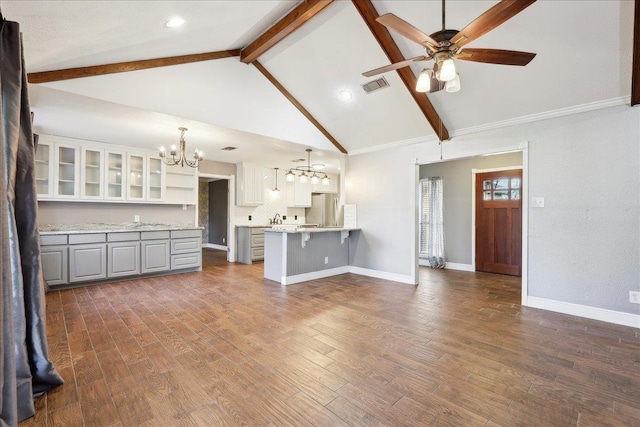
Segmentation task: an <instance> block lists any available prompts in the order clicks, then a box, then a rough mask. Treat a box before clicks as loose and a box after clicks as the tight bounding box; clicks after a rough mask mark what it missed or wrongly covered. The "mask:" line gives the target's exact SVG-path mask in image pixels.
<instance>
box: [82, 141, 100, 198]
mask: <svg viewBox="0 0 640 427" xmlns="http://www.w3.org/2000/svg"><path fill="white" fill-rule="evenodd" d="M80 181H81V185H80V197H81V198H82V199H97V200H100V199H102V198H104V150H102V149H99V148H98V149H92V148H82V171H81V173H80Z"/></svg>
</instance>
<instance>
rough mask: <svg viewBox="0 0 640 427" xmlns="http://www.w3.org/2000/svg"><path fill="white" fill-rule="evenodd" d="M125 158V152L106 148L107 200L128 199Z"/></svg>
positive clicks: (105, 196)
mask: <svg viewBox="0 0 640 427" xmlns="http://www.w3.org/2000/svg"><path fill="white" fill-rule="evenodd" d="M125 159H126V156H125V154H124V152H118V151H109V150H105V160H106V167H105V182H106V186H107V187H106V193H105V195H104V198H105V199H106V200H125V199H126V196H127V194H126V178H127V171H126V167H125V163H126V161H125Z"/></svg>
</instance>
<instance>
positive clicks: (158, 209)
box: [38, 201, 195, 224]
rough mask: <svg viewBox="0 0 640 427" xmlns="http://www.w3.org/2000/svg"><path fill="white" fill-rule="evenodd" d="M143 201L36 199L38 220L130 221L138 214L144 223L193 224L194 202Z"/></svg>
mask: <svg viewBox="0 0 640 427" xmlns="http://www.w3.org/2000/svg"><path fill="white" fill-rule="evenodd" d="M182 206H183V205H156V204H153V205H152V204H142V203H91V202H60V201H56V202H53V201H44V202H38V224H80V223H107V224H119V223H123V222H133V217H134V215H140V221H141V222H144V223H162V224H193V223H194V219H195V206H193V205H186V206H187V210H182Z"/></svg>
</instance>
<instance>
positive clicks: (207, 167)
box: [198, 160, 236, 176]
mask: <svg viewBox="0 0 640 427" xmlns="http://www.w3.org/2000/svg"><path fill="white" fill-rule="evenodd" d="M198 171H199V172H200V173H210V174H213V175H225V176H229V175H235V174H236V164H235V163H225V162H216V161H213V160H203V161H202V162H200V164H199V165H198Z"/></svg>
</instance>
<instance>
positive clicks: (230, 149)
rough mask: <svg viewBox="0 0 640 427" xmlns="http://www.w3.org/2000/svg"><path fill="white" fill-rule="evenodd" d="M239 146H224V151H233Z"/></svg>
mask: <svg viewBox="0 0 640 427" xmlns="http://www.w3.org/2000/svg"><path fill="white" fill-rule="evenodd" d="M237 148H238V147H224V148H222V151H233V150H235V149H237Z"/></svg>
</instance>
